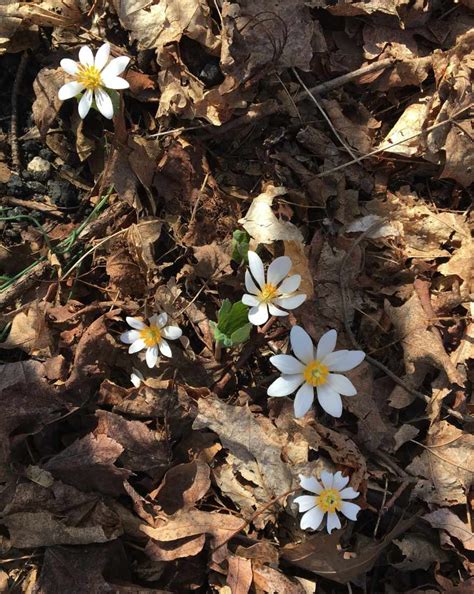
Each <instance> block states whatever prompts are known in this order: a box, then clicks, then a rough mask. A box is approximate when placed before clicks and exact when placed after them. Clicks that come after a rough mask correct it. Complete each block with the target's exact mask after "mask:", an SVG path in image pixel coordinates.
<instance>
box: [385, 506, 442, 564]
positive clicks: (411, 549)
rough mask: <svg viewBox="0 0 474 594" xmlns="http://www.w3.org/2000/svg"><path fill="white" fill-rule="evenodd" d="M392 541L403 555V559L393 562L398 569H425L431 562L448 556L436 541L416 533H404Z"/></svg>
mask: <svg viewBox="0 0 474 594" xmlns="http://www.w3.org/2000/svg"><path fill="white" fill-rule="evenodd" d="M425 517H426V516H425ZM393 542H394V544H396V545H397V547H398V548H399V549H400V551H401V553H402V555H403V556H404V557H405V558H404V559H403V561H400V562H395V563H393V566H394V567H396V568H397V569H398V570H400V571H416V570H417V569H423V570H424V571H427V570H428V569H429V567H430V566H431V565H432V564H433V563H435V562H438V563H442V562H443V561H447V560H448V556H447V555H446V553H445V552H444V551H443V550H442V549H441V548H440V547H439V545H438V544H437V543H435V542H432V541H430V540H428V539H427V538H425V537H423V536H419V535H417V534H405V535H404V536H403V538H401V539H400V540H394V541H393Z"/></svg>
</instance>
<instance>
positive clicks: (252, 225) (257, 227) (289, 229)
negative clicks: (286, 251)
mask: <svg viewBox="0 0 474 594" xmlns="http://www.w3.org/2000/svg"><path fill="white" fill-rule="evenodd" d="M284 194H286V189H285V188H283V187H275V186H273V185H268V186H267V187H266V189H265V191H264V192H262V194H259V195H258V196H257V197H256V198H254V199H253V201H252V204H251V205H250V208H249V209H248V211H247V214H246V215H245V217H244V218H243V219H240V220H239V223H240V224H241V225H242V226H243V228H244V229H245V230H246V231H247V233H248V234H249V235H250V237H252V238H253V239H255V241H256V242H257V243H272V242H274V241H280V240H283V241H296V242H299V243H302V242H303V235H302V234H301V231H300V230H299V229H298V228H297V227H296V226H295V225H293V223H290V222H289V221H281V220H280V219H278V218H277V217H276V216H275V214H274V212H273V210H272V204H273V200H274V198H275V197H277V196H282V195H284Z"/></svg>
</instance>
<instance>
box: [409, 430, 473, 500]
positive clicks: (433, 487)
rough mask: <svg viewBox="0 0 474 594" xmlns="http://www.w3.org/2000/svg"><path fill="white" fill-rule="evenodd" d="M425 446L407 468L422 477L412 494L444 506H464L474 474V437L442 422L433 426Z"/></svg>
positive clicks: (411, 472)
mask: <svg viewBox="0 0 474 594" xmlns="http://www.w3.org/2000/svg"><path fill="white" fill-rule="evenodd" d="M425 448H426V449H424V450H423V452H422V453H421V454H420V455H419V456H417V457H416V458H415V459H414V460H413V461H412V462H411V464H410V465H409V466H408V467H407V472H409V473H410V474H412V475H415V476H419V477H421V478H420V480H419V481H418V483H417V484H416V485H415V487H414V489H413V492H412V496H413V497H418V498H420V499H421V500H423V501H425V502H427V503H435V504H437V505H442V506H447V505H448V506H449V505H457V504H463V505H464V504H465V503H466V497H467V492H468V490H469V487H470V485H471V483H472V478H473V473H474V470H473V469H474V436H473V435H470V434H468V433H466V432H464V431H461V430H460V429H458V428H457V427H455V426H454V425H451V424H450V423H448V422H447V421H440V422H439V423H437V424H436V425H433V426H432V427H431V428H430V430H429V432H428V436H427V438H426V446H425Z"/></svg>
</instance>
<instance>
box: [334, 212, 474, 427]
mask: <svg viewBox="0 0 474 594" xmlns="http://www.w3.org/2000/svg"><path fill="white" fill-rule="evenodd" d="M385 223H386V221H385V220H382V221H378V222H377V223H375V224H374V225H371V226H370V227H369V228H368V229H367V230H366V231H364V233H362V234H361V235H359V237H358V238H357V239H356V240H355V241H354V243H353V244H352V245H351V247H350V249H349V250H348V251H347V253H346V254H345V256H344V258H343V259H342V261H341V267H340V269H339V290H340V292H341V301H342V312H343V315H344V328H345V330H346V333H347V336H348V337H349V340H350V341H351V343H352V346H353V347H354V348H355V349H358V350H361V346H360V345H359V343H358V342H357V340H356V338H355V336H354V334H353V332H352V329H351V325H350V323H349V317H348V314H347V295H346V282H345V279H344V269H345V265H346V263H347V261H348V260H349V258H350V256H351V255H352V253H353V251H354V250H355V248H356V247H357V246H358V245H359V244H360V243H361V242H362V241H363V240H364V239H366V238H367V236H368V235H369V234H370V233H372V232H373V231H375V229H378V228H379V227H381V226H382V225H383V224H385ZM365 359H366V361H368V362H369V363H371V364H372V365H374V366H375V367H377V368H378V369H380V370H381V371H383V372H384V373H385V375H387V376H388V377H389V378H390V379H391V380H393V381H394V382H395V383H396V384H398V385H399V386H401V387H402V388H403V389H404V390H406V391H407V392H408V393H409V394H413V395H414V396H416V397H417V398H421V399H422V400H424V401H425V402H426V403H427V404H430V403H431V398H430V397H429V396H427V395H426V394H423V393H422V392H418V390H415V389H414V388H412V387H411V386H410V385H409V384H407V383H406V382H405V381H403V380H402V379H401V378H399V377H398V375H396V374H395V373H393V371H391V370H390V369H389V368H388V367H386V366H385V365H384V364H383V363H381V362H380V361H378V360H377V359H374V358H373V357H371V356H370V355H367V354H366V356H365ZM443 408H444V409H445V410H446V412H448V413H449V414H450V415H451V416H453V417H454V418H455V419H458V421H470V420H471V417H470V416H469V415H463V414H462V413H460V412H458V411H457V410H453V409H452V408H450V407H449V406H446V405H444V404H443Z"/></svg>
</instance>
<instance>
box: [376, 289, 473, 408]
mask: <svg viewBox="0 0 474 594" xmlns="http://www.w3.org/2000/svg"><path fill="white" fill-rule="evenodd" d="M385 311H386V313H387V315H388V317H389V318H390V320H391V322H392V324H393V325H394V327H395V330H396V333H397V337H398V338H399V340H400V342H401V344H402V347H403V358H404V363H405V374H406V375H405V376H404V377H403V379H404V380H405V381H406V382H407V383H408V384H409V385H410V386H412V387H414V388H417V387H418V386H419V385H420V384H421V383H422V382H423V380H424V378H425V376H426V374H427V373H428V372H429V371H430V370H431V369H432V368H433V367H434V368H435V369H439V370H440V371H443V372H444V373H446V375H447V377H448V379H449V381H450V382H452V383H456V384H459V385H461V386H462V385H463V384H464V381H463V379H462V377H461V375H460V373H459V372H458V370H457V369H456V367H455V366H454V365H453V363H452V361H451V359H450V358H449V356H448V354H447V353H446V351H445V349H444V346H443V343H442V342H441V338H440V337H439V335H438V334H435V333H434V332H432V331H431V330H430V328H431V325H432V321H431V320H430V319H429V318H428V316H427V314H426V312H425V310H424V309H423V306H422V305H421V302H420V299H419V297H418V295H417V294H416V293H413V295H412V296H411V297H410V299H409V300H408V301H407V302H406V303H404V304H403V305H402V306H400V307H393V306H391V305H390V304H389V302H388V301H386V302H385ZM399 391H400V388H396V389H395V391H394V393H393V394H392V396H391V397H390V404H391V405H392V406H395V407H397V408H399V407H400V404H401V405H402V406H401V408H403V407H404V406H408V404H409V403H410V401H411V399H407V400H403V401H402V402H401V403H400V401H399V399H398V398H397V394H398V392H399Z"/></svg>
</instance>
